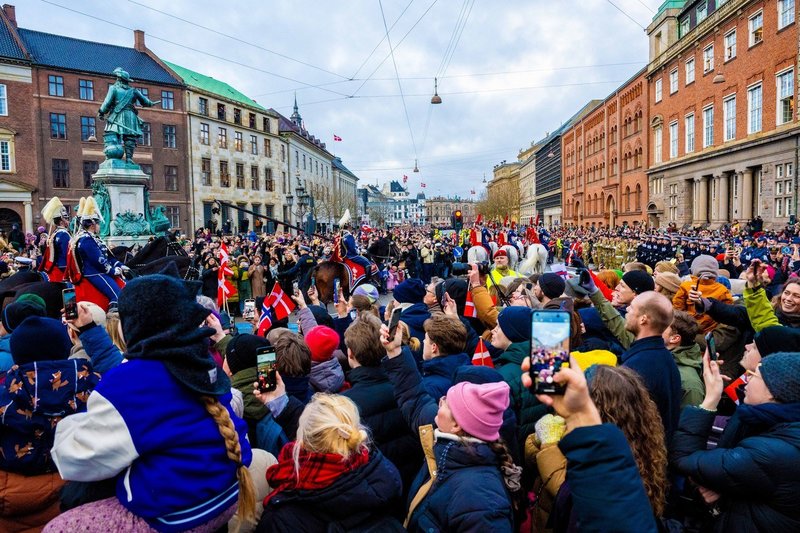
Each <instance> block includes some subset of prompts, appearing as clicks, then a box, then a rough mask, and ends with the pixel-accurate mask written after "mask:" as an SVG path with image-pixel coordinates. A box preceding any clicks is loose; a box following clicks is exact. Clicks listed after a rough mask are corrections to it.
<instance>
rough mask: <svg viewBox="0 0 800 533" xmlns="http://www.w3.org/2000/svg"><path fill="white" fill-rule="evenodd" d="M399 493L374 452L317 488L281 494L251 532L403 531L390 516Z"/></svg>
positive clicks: (394, 477)
mask: <svg viewBox="0 0 800 533" xmlns="http://www.w3.org/2000/svg"><path fill="white" fill-rule="evenodd" d="M401 495H402V485H401V483H400V475H399V473H398V472H397V468H395V466H394V465H393V464H392V463H391V462H390V461H388V460H387V459H386V458H385V457H384V456H383V455H382V454H381V453H380V452H379V451H378V450H370V454H369V462H368V463H367V464H366V465H364V466H362V467H360V468H357V469H355V470H352V471H350V472H347V473H345V474H343V475H341V476H339V477H338V478H336V480H334V482H333V483H331V484H330V485H328V486H327V487H325V488H322V489H316V490H311V489H307V490H297V489H292V490H284V491H281V492H279V493H278V494H276V495H275V496H273V497H272V498H270V500H269V502H268V503H267V506H266V507H265V508H264V513H263V514H262V515H261V520H260V521H259V523H258V527H257V528H256V531H257V532H258V533H269V532H287V533H289V532H291V533H294V532H301V531H302V532H306V531H307V532H313V531H331V532H333V531H374V532H375V533H383V532H387V533H391V532H392V531H402V528H401V527H400V523H399V522H398V521H397V520H396V519H394V518H391V517H390V514H391V511H392V510H393V508H395V507H397V505H398V503H399V501H400V498H401Z"/></svg>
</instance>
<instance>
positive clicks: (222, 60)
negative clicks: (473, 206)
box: [11, 0, 659, 196]
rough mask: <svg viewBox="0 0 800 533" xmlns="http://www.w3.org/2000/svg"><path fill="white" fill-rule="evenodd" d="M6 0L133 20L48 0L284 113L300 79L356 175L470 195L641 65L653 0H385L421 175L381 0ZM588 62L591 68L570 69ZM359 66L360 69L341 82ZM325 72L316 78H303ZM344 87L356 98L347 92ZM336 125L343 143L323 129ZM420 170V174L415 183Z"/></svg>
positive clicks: (317, 131) (51, 21) (39, 12)
mask: <svg viewBox="0 0 800 533" xmlns="http://www.w3.org/2000/svg"><path fill="white" fill-rule="evenodd" d="M11 2H12V3H15V5H16V7H17V20H18V22H19V25H20V26H21V27H24V28H30V29H35V30H41V31H47V32H52V33H59V34H63V35H68V36H71V37H77V38H81V39H92V40H98V41H102V42H108V43H112V44H120V45H126V46H132V45H133V33H132V32H131V31H129V30H128V29H125V28H122V27H118V26H112V25H109V24H105V23H103V22H100V21H98V20H96V19H93V18H91V17H89V16H86V15H82V14H78V13H76V12H74V11H69V10H65V9H62V8H61V7H57V5H62V6H65V7H68V8H69V9H71V10H75V11H81V12H83V13H87V14H90V15H92V16H93V17H97V18H99V19H104V20H112V21H114V22H116V23H118V24H120V25H122V26H125V27H130V28H137V29H142V30H144V31H145V32H146V34H147V45H148V47H149V48H150V49H151V50H153V51H154V52H155V53H156V54H158V55H159V56H161V57H163V58H164V59H168V60H170V61H174V62H176V63H178V64H181V65H184V66H186V67H188V68H191V69H193V70H197V71H199V72H202V73H203V74H207V75H210V76H214V77H215V78H217V79H220V80H223V81H225V82H228V83H230V84H231V85H233V86H235V87H236V88H237V89H239V90H241V91H242V92H244V93H245V94H247V95H249V96H251V97H253V98H254V99H255V100H257V101H258V102H259V103H261V104H262V105H264V106H266V107H273V108H275V109H277V110H278V111H280V112H282V113H284V114H285V115H289V114H290V113H291V106H292V99H293V95H294V92H295V91H296V92H297V100H298V104H299V105H300V112H301V114H302V116H303V119H304V120H305V121H306V126H307V127H308V129H309V131H311V133H313V134H314V135H316V136H317V137H319V138H320V139H322V140H323V141H325V142H327V144H328V148H329V150H331V151H332V152H334V153H335V154H336V155H338V156H341V157H342V159H343V161H344V163H345V164H346V165H347V166H348V167H349V168H350V169H351V170H353V171H354V172H355V173H356V174H357V175H358V176H359V178H361V180H362V183H363V182H368V183H373V184H374V183H375V182H376V180H377V181H378V183H383V182H385V181H388V180H389V179H401V178H402V176H403V175H404V174H405V175H408V176H409V185H410V188H411V191H412V192H414V193H415V192H419V191H422V192H425V193H426V194H427V195H429V196H431V195H436V194H445V195H447V194H450V195H456V194H458V195H461V196H467V195H468V194H469V191H470V189H475V190H476V191H477V192H478V193H480V191H481V189H482V186H483V184H482V183H481V179H482V177H483V175H484V173H485V174H486V175H487V177H489V176H491V172H492V167H493V165H494V164H496V163H498V162H500V161H501V160H504V159H505V160H509V161H510V160H513V159H515V158H516V155H517V153H518V151H519V149H520V148H522V147H525V146H529V144H530V142H531V141H533V140H535V139H539V138H541V137H543V136H544V135H545V134H546V133H547V132H548V131H551V130H553V129H555V128H556V127H558V125H560V124H561V122H562V121H564V120H566V119H568V118H569V117H570V116H571V115H572V114H573V113H575V112H576V111H577V110H578V109H579V108H580V107H581V106H582V105H583V104H584V103H586V102H587V101H588V100H590V99H592V98H603V97H605V96H607V95H608V94H609V93H610V92H611V91H612V90H613V89H615V88H616V87H617V86H618V85H620V83H621V82H623V81H624V80H626V79H628V78H629V77H630V76H631V75H632V74H634V73H635V72H636V71H638V70H639V69H640V68H641V67H643V66H644V65H645V63H646V62H647V37H646V35H645V33H644V31H643V30H642V28H641V27H640V26H639V25H637V24H636V22H638V24H640V25H641V26H647V24H648V23H649V22H650V19H651V18H652V16H653V11H654V10H655V9H657V7H658V3H659V2H658V0H547V1H545V0H515V1H511V0H509V1H505V0H474V3H473V0H467V1H466V9H465V10H463V11H462V7H464V6H465V2H464V0H382V3H383V10H384V13H385V17H386V23H387V25H388V26H389V27H391V26H392V25H393V24H394V23H395V21H396V20H397V19H398V17H400V14H401V12H402V11H403V10H404V9H406V7H407V6H408V7H407V9H406V11H405V13H404V14H403V15H402V17H401V18H400V19H399V21H397V22H396V24H395V26H394V28H393V29H392V30H391V32H390V37H391V41H392V45H393V46H394V47H396V50H395V60H396V63H397V70H398V72H399V74H400V77H401V83H402V88H403V93H404V94H405V101H406V106H407V109H408V117H409V120H410V123H411V129H412V131H413V136H414V140H415V143H413V144H416V157H418V158H419V167H420V170H421V172H420V173H419V174H417V173H413V172H412V169H413V166H414V158H415V151H414V147H413V144H412V140H411V133H410V131H409V126H408V124H407V121H406V115H405V112H404V109H403V104H402V100H401V98H400V96H399V95H400V91H399V88H398V84H397V81H396V79H395V70H394V66H393V64H392V60H391V58H388V59H386V61H384V62H383V64H382V65H380V67H379V66H378V65H379V64H380V63H381V61H382V60H383V59H384V58H385V57H387V55H388V54H389V46H388V44H387V42H386V40H385V39H384V37H385V31H384V23H383V18H382V16H381V4H380V2H379V1H378V0H369V1H367V0H356V1H350V2H343V1H337V2H333V1H328V2H323V1H316V2H313V1H301V0H292V1H290V0H285V1H277V2H276V1H257V0H238V1H232V2H222V1H219V0H218V1H215V2H212V1H209V0H170V1H156V0H118V1H115V2H109V1H108V0H80V1H79V0H46V1H45V0H17V1H16V2H15V1H14V0H11ZM612 2H613V4H615V5H616V6H618V7H619V8H620V9H621V10H624V11H625V12H626V13H627V14H628V15H629V16H630V17H631V18H633V19H635V21H636V22H634V21H632V20H631V19H630V18H628V17H626V15H625V14H623V13H622V12H621V11H620V10H618V9H617V8H615V7H614V5H612ZM143 6H149V7H150V8H154V9H155V10H160V11H163V12H164V13H168V14H169V15H166V14H164V13H159V12H158V11H155V10H154V9H148V8H147V7H143ZM431 6H432V7H431ZM470 6H472V8H471V9H470ZM429 8H430V9H429ZM428 9H429V10H428ZM426 10H428V12H427V14H425V15H424V16H423V13H424V12H425V11H426ZM467 11H468V12H469V17H468V18H467V19H466V24H465V25H464V27H463V28H464V29H463V33H462V34H461V37H460V40H459V41H458V44H457V46H456V48H455V51H454V53H453V54H452V59H451V60H450V62H449V66H448V68H447V69H446V72H445V76H444V78H443V79H440V80H439V94H440V95H441V96H442V99H443V100H444V103H443V104H442V105H439V106H431V105H430V103H429V102H430V97H431V95H432V94H433V77H434V75H436V74H437V73H439V72H440V66H441V65H442V63H443V58H444V57H445V52H446V49H447V48H448V43H449V42H450V41H451V35H452V34H453V30H454V27H455V26H456V23H457V21H458V20H459V15H460V14H463V13H466V12H467ZM170 15H173V16H170ZM175 17H180V18H182V19H185V20H187V21H190V22H192V23H194V24H190V23H187V22H183V21H181V20H178V19H177V18H175ZM420 18H421V20H420ZM418 20H419V22H418V23H417V21H418ZM462 20H463V17H462ZM415 23H417V24H416V26H415V27H414V28H413V30H411V32H410V33H408V35H407V36H406V37H405V39H404V40H403V41H402V43H400V44H399V45H398V42H399V41H400V40H401V39H403V36H404V35H406V33H407V32H408V31H409V30H410V29H411V28H412V26H414V24H415ZM195 24H196V25H195ZM197 25H200V26H204V27H206V28H208V29H204V28H201V27H198V26H197ZM215 32H218V33H215ZM222 34H225V35H222ZM232 37H233V38H232ZM159 38H161V39H159ZM162 39H166V40H167V41H172V42H171V43H170V42H166V41H165V40H162ZM382 39H383V41H382ZM381 41H382V42H381ZM379 42H380V46H378V48H377V49H376V50H375V53H374V54H372V56H370V52H371V51H372V50H373V49H374V48H375V47H376V45H378V43H379ZM266 50H272V51H274V52H278V53H279V54H283V55H285V56H289V57H291V58H293V59H296V60H298V61H302V62H305V63H309V64H311V65H314V67H318V68H314V67H310V66H307V65H304V64H301V63H299V62H297V61H291V60H288V59H285V58H283V57H280V56H278V55H276V54H273V53H270V52H268V51H266ZM368 57H369V59H367V58H368ZM365 60H366V63H365ZM362 63H364V66H363V68H361V69H360V70H359V67H360V66H361V65H362ZM603 65H605V66H603ZM585 66H590V68H575V67H585ZM323 69H324V70H323ZM376 69H377V70H376ZM325 71H330V72H325ZM373 71H374V74H373ZM522 71H526V72H522ZM356 72H358V73H357V75H356V76H355V78H356V80H354V81H348V80H347V78H350V77H353V75H354V74H356ZM270 73H273V74H277V75H279V76H282V77H278V76H275V75H272V74H270ZM490 73H502V74H494V75H487V74H490ZM370 75H371V79H370V80H369V81H368V82H366V83H365V84H364V85H363V87H361V88H360V89H359V90H358V92H355V91H356V90H357V89H358V88H359V86H361V85H362V83H363V81H364V80H365V79H366V78H368V77H370ZM286 78H291V79H293V80H296V81H290V80H288V79H286ZM320 84H327V85H324V86H322V87H316V88H311V87H309V85H313V86H316V85H320ZM354 92H355V95H356V97H354V98H347V96H348V95H352V94H353V93H354ZM337 93H338V94H337ZM458 93H462V94H458ZM426 124H427V129H426ZM426 131H427V134H426ZM334 134H336V135H339V136H340V137H342V138H343V142H333V135H334ZM487 179H488V178H487ZM420 182H425V183H427V188H426V189H421V188H420V186H419V185H420Z"/></svg>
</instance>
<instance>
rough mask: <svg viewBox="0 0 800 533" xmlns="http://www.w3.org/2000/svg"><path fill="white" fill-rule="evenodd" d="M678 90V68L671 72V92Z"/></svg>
mask: <svg viewBox="0 0 800 533" xmlns="http://www.w3.org/2000/svg"><path fill="white" fill-rule="evenodd" d="M676 92H678V69H675V70H673V71H672V72H670V73H669V94H674V93H676Z"/></svg>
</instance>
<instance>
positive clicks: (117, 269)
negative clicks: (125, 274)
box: [114, 267, 122, 276]
mask: <svg viewBox="0 0 800 533" xmlns="http://www.w3.org/2000/svg"><path fill="white" fill-rule="evenodd" d="M114 275H115V276H121V275H122V267H117V268H115V269H114Z"/></svg>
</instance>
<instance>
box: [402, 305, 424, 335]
mask: <svg viewBox="0 0 800 533" xmlns="http://www.w3.org/2000/svg"><path fill="white" fill-rule="evenodd" d="M430 317H431V313H430V311H428V306H427V305H425V304H424V303H418V304H414V305H412V306H410V307H407V308H406V309H404V310H403V312H402V313H400V320H402V321H403V322H405V323H406V324H407V325H408V326H409V327H411V328H416V329H417V330H419V331H422V326H423V324H424V323H425V321H426V320H428V319H429V318H430Z"/></svg>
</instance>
